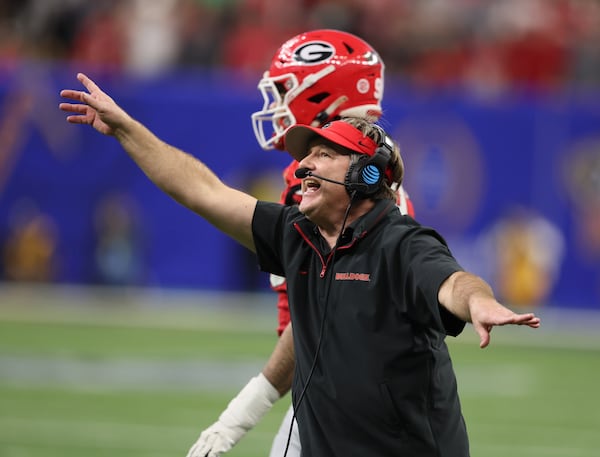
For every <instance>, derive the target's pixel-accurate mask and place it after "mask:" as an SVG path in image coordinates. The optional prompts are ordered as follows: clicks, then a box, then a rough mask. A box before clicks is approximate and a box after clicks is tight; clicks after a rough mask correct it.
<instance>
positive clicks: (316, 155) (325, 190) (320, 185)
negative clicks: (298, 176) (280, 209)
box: [299, 139, 350, 225]
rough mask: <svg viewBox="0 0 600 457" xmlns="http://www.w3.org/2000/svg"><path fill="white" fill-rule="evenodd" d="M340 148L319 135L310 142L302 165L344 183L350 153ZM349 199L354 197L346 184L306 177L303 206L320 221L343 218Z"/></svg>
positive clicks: (325, 223)
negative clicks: (349, 194) (349, 192)
mask: <svg viewBox="0 0 600 457" xmlns="http://www.w3.org/2000/svg"><path fill="white" fill-rule="evenodd" d="M340 149H341V148H340V147H339V146H335V145H333V144H331V143H328V142H325V141H324V140H323V139H316V140H314V141H313V142H311V143H310V144H309V150H308V151H309V153H308V155H307V156H306V157H305V158H304V159H302V161H301V162H300V165H299V166H300V167H306V168H308V169H309V170H310V171H312V172H313V173H314V174H316V175H319V176H323V177H324V178H328V179H332V180H335V181H339V182H341V183H343V182H344V179H345V177H346V172H347V171H348V167H349V165H350V155H348V154H342V153H341V151H340ZM338 151H340V152H338ZM349 202H350V197H349V196H348V193H347V192H346V188H345V187H344V186H343V185H340V184H335V183H331V182H328V181H324V180H322V179H319V178H317V177H315V176H309V177H307V178H305V179H303V180H302V201H301V202H300V205H299V209H300V211H301V212H302V213H304V214H305V215H306V216H307V217H308V218H309V219H310V220H312V221H313V222H315V223H316V224H318V225H328V224H332V223H333V224H335V223H336V222H337V219H340V220H341V218H343V215H344V212H345V211H346V208H347V207H348V203H349Z"/></svg>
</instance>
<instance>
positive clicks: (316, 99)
mask: <svg viewBox="0 0 600 457" xmlns="http://www.w3.org/2000/svg"><path fill="white" fill-rule="evenodd" d="M330 95H331V94H330V93H329V92H319V93H318V94H315V95H313V96H311V97H309V98H308V101H309V102H312V103H321V102H322V101H323V100H325V99H326V98H327V97H329V96H330Z"/></svg>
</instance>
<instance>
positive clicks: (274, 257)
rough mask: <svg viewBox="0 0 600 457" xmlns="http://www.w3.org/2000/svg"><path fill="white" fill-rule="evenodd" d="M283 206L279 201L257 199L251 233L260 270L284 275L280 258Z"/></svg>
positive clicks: (283, 216) (283, 217)
mask: <svg viewBox="0 0 600 457" xmlns="http://www.w3.org/2000/svg"><path fill="white" fill-rule="evenodd" d="M285 213H286V211H285V206H283V205H281V204H279V203H270V202H263V201H259V202H258V203H257V205H256V208H255V210H254V216H253V217H252V234H253V237H254V246H255V248H256V256H257V258H258V266H259V268H260V269H261V270H262V271H266V272H268V273H274V274H276V275H279V276H285V272H284V267H283V265H284V263H283V260H282V259H281V252H282V249H281V245H282V244H281V243H282V236H281V232H282V227H283V224H284V219H285Z"/></svg>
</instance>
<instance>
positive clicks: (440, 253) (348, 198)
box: [60, 74, 540, 457]
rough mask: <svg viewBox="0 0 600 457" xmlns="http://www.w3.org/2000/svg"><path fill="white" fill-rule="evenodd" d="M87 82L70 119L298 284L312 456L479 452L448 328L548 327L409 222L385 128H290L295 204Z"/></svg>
mask: <svg viewBox="0 0 600 457" xmlns="http://www.w3.org/2000/svg"><path fill="white" fill-rule="evenodd" d="M78 79H79V81H80V82H81V83H82V84H83V85H84V87H85V88H86V89H87V91H78V90H63V91H61V96H62V97H65V98H67V99H70V100H72V101H76V102H80V103H61V104H60V109H62V110H63V111H65V112H67V113H69V116H67V121H68V122H71V123H75V124H88V125H91V126H92V127H94V128H95V129H96V130H97V131H99V132H101V133H103V134H105V135H112V136H114V137H115V138H116V139H117V140H118V141H119V142H120V144H121V146H122V147H123V148H124V150H125V151H126V152H127V153H128V154H129V156H130V157H131V158H132V159H133V160H134V161H135V162H136V163H137V165H138V166H139V167H140V168H141V169H142V170H143V171H144V173H145V174H146V175H147V176H148V177H149V179H151V180H152V181H153V182H154V183H155V184H156V185H157V186H158V187H159V188H160V189H162V190H163V191H164V192H165V193H167V194H168V195H170V196H171V197H172V198H174V199H175V200H176V201H178V202H179V203H181V204H182V205H184V206H187V207H188V208H189V209H191V210H193V211H194V212H196V213H197V214H199V215H200V216H202V217H204V218H205V219H206V220H207V221H209V222H210V223H211V224H213V225H214V226H215V227H217V228H218V229H219V230H221V231H223V232H224V233H225V234H227V235H229V236H231V237H232V238H233V239H235V240H237V241H238V242H239V243H241V244H242V245H243V246H245V247H247V248H248V249H250V250H251V251H253V252H256V253H257V257H258V260H259V264H260V266H261V268H262V269H263V270H265V271H268V272H270V273H275V274H279V275H281V276H283V277H285V278H287V281H288V296H289V300H290V310H291V314H292V323H293V325H294V349H295V367H296V368H295V375H294V385H293V388H292V393H293V401H294V409H295V413H296V414H297V416H298V426H299V431H300V437H301V441H302V453H303V455H310V456H313V457H330V456H336V455H340V456H341V455H344V456H348V455H350V456H351V455H369V456H373V457H377V456H382V457H383V456H389V455H419V456H423V457H427V456H437V457H440V456H442V457H446V456H452V457H454V456H461V457H464V456H468V455H469V449H468V439H467V434H466V428H465V426H464V422H463V419H462V414H461V411H460V405H459V401H458V394H457V389H456V381H455V378H454V373H453V370H452V367H451V362H450V358H449V355H448V350H447V347H446V345H445V342H444V336H445V334H452V335H456V334H458V333H460V331H461V330H462V328H463V326H464V322H472V324H473V327H474V329H475V330H476V331H477V333H478V334H479V336H480V345H481V346H482V347H485V346H487V345H488V343H489V340H490V332H491V330H492V328H493V326H496V325H507V324H517V325H528V326H530V327H532V328H537V327H539V325H540V320H539V318H537V317H536V316H535V315H534V314H533V313H527V314H516V313H514V312H512V311H510V310H509V309H507V308H505V307H504V306H502V305H501V304H500V303H498V302H497V301H496V299H495V298H494V295H493V292H492V290H491V289H490V287H489V285H488V284H487V283H485V282H484V281H483V280H482V279H481V278H479V277H478V276H475V275H472V274H470V273H467V272H465V271H463V270H462V268H461V267H460V266H459V265H458V264H457V262H456V261H455V260H454V258H453V257H452V256H451V254H450V252H449V250H448V248H447V247H446V245H445V242H444V241H443V239H442V238H441V237H440V236H439V235H438V234H437V233H436V232H434V231H433V230H431V229H428V228H425V227H422V226H420V225H419V224H418V223H416V222H415V221H414V220H413V219H412V218H410V217H408V216H402V215H400V212H399V211H398V209H397V207H396V206H395V195H396V194H395V191H394V188H395V187H396V186H397V185H399V184H401V182H402V177H403V172H404V170H403V164H402V160H401V158H400V155H399V151H398V148H397V146H396V145H395V143H393V142H392V141H391V140H390V139H389V137H387V136H386V135H385V134H384V133H382V131H381V129H380V128H379V127H376V126H375V125H374V124H371V123H369V122H366V121H364V120H362V119H349V120H339V121H334V122H332V123H330V124H328V126H326V128H322V129H317V128H314V127H308V126H299V125H298V126H293V127H291V128H290V129H289V130H288V131H287V133H286V135H285V137H284V141H285V144H286V149H287V150H288V151H289V152H290V154H291V155H292V157H293V158H294V159H296V160H298V161H299V162H300V163H299V167H300V168H299V170H300V172H299V173H298V174H299V176H300V177H303V181H302V193H303V197H302V200H301V202H300V204H299V205H298V206H285V205H281V204H277V203H269V202H260V201H257V199H256V198H254V197H252V196H250V195H248V194H245V193H243V192H240V191H238V190H236V189H233V188H231V187H228V186H227V185H225V184H224V183H223V182H222V181H221V180H220V179H219V178H218V177H217V176H216V175H215V174H214V173H212V171H211V170H209V169H208V168H207V167H206V166H205V165H204V164H203V163H202V162H200V161H199V160H197V159H196V158H194V157H192V156H191V155H189V154H186V153H185V152H183V151H181V150H179V149H177V148H175V147H173V146H170V145H168V144H166V143H164V142H163V141H162V140H160V139H159V138H157V137H156V136H155V135H154V134H153V133H152V132H150V131H149V130H148V129H147V128H146V127H145V126H143V125H142V124H141V123H139V122H138V121H136V120H135V119H133V118H132V117H131V116H129V114H127V113H126V112H125V111H124V110H123V109H121V108H120V107H119V106H118V105H117V104H116V103H115V102H114V100H112V99H111V98H110V97H109V96H108V95H107V94H105V93H104V92H103V91H102V90H101V89H100V88H99V87H98V86H97V85H96V84H95V83H94V82H93V81H92V80H90V79H89V78H88V77H87V76H85V75H83V74H78Z"/></svg>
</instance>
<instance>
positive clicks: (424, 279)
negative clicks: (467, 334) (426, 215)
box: [400, 227, 466, 336]
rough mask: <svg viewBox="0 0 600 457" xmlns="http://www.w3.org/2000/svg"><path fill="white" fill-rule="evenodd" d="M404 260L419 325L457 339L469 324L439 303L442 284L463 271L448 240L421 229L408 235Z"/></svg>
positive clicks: (411, 309)
mask: <svg viewBox="0 0 600 457" xmlns="http://www.w3.org/2000/svg"><path fill="white" fill-rule="evenodd" d="M403 246H404V248H403V249H402V251H403V252H401V254H400V255H401V258H405V259H411V260H410V261H409V262H408V263H407V264H406V265H404V268H403V269H404V275H403V277H404V287H403V289H404V291H405V293H406V294H407V296H406V299H407V303H410V304H411V305H410V307H409V309H408V312H409V314H410V315H411V317H413V318H415V319H416V320H417V321H418V322H419V323H421V324H423V325H426V326H429V327H433V328H437V329H438V330H439V331H442V332H444V333H446V334H447V335H451V336H457V335H458V334H460V333H461V332H462V330H463V329H464V327H465V324H466V323H465V322H464V321H463V320H461V319H460V318H458V317H456V316H455V315H453V314H452V313H450V312H449V311H448V310H447V309H446V308H444V307H443V306H442V305H441V304H440V303H439V301H438V292H439V290H440V287H441V285H442V283H443V282H444V281H445V280H446V279H447V278H448V277H449V276H450V275H451V274H453V273H455V272H457V271H463V268H462V267H461V266H460V265H459V264H458V262H457V261H456V259H455V258H454V257H453V256H452V254H451V253H450V250H449V249H448V246H447V245H446V242H445V240H444V239H443V238H442V237H441V236H440V235H439V234H438V233H437V232H435V231H434V230H432V229H429V228H426V227H417V228H415V229H414V230H412V231H411V233H410V234H409V235H408V236H407V239H406V242H405V243H403Z"/></svg>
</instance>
